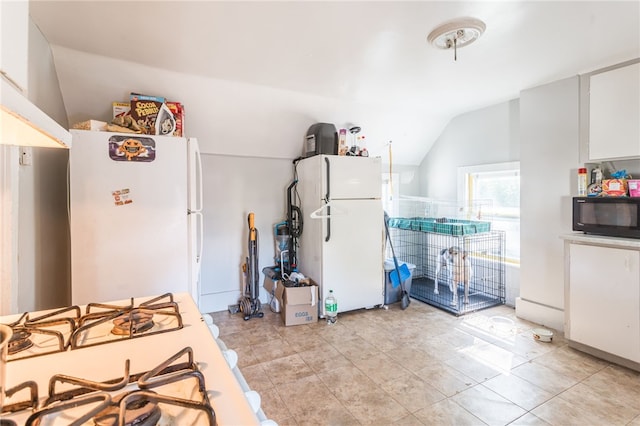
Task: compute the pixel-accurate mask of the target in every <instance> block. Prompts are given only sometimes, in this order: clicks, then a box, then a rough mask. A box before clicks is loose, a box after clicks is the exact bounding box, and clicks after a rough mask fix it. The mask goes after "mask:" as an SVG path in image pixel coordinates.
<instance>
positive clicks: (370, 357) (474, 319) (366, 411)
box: [212, 300, 640, 426]
mask: <svg viewBox="0 0 640 426" xmlns="http://www.w3.org/2000/svg"><path fill="white" fill-rule="evenodd" d="M264 311H265V316H264V318H262V319H259V318H254V319H250V320H249V321H246V322H245V321H244V320H243V319H242V316H241V315H239V314H236V315H231V314H229V313H228V312H217V313H213V314H212V316H213V319H214V322H215V323H216V324H217V325H218V326H219V328H220V339H222V340H223V341H224V342H225V344H226V345H227V346H228V347H229V348H230V349H234V350H235V351H236V352H237V353H238V355H239V362H238V365H239V367H240V369H241V371H242V373H243V375H244V377H245V379H246V380H247V382H248V383H249V385H250V387H251V388H252V389H255V390H257V391H258V392H259V393H260V395H261V397H262V409H263V411H264V412H265V414H266V415H267V417H268V418H270V419H272V420H274V421H276V422H277V423H278V424H279V425H281V426H286V425H305V426H306V425H365V424H378V425H387V424H393V425H432V424H433V425H456V426H457V425H484V424H488V425H506V424H512V425H547V424H550V425H581V426H582V425H598V426H600V425H635V426H640V373H637V372H634V371H631V370H628V369H625V368H622V367H618V366H616V365H612V364H610V363H608V362H605V361H602V360H600V359H597V358H594V357H592V356H589V355H586V354H584V353H581V352H578V351H576V350H573V349H571V348H569V347H568V346H567V344H566V343H565V342H564V341H563V338H562V335H558V334H557V333H556V335H555V336H554V339H553V342H552V343H542V342H536V341H534V340H533V338H532V336H531V331H530V330H531V329H532V328H536V325H535V324H532V323H530V322H527V321H523V320H520V319H518V318H516V317H515V311H514V310H513V309H512V308H510V307H507V306H498V307H495V308H491V309H487V310H484V311H480V312H476V313H473V314H468V315H465V316H462V317H458V318H456V317H454V316H452V315H451V314H448V313H445V312H443V311H440V310H438V309H436V308H434V307H431V306H429V305H426V304H424V303H422V302H419V301H417V300H412V303H411V305H410V306H409V307H408V308H407V309H406V310H404V311H403V310H402V309H401V308H400V304H399V303H396V304H394V305H391V306H390V307H389V309H388V310H384V309H371V310H359V311H354V312H349V313H341V314H340V315H339V318H338V322H337V323H336V324H333V325H327V324H326V322H324V321H318V322H317V323H315V324H309V325H298V326H291V327H285V326H284V324H283V322H282V320H281V318H280V315H279V314H275V313H272V312H271V311H270V310H269V308H268V306H267V307H265V309H264Z"/></svg>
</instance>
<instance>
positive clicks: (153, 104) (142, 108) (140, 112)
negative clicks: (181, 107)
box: [130, 100, 163, 135]
mask: <svg viewBox="0 0 640 426" xmlns="http://www.w3.org/2000/svg"><path fill="white" fill-rule="evenodd" d="M162 104H163V102H157V101H148V100H131V111H130V114H131V118H133V119H134V120H135V122H136V123H138V126H140V127H141V128H142V132H143V133H144V134H147V135H154V134H155V133H156V118H157V117H158V113H159V112H160V108H161V107H162Z"/></svg>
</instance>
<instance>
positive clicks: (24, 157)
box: [20, 146, 33, 166]
mask: <svg viewBox="0 0 640 426" xmlns="http://www.w3.org/2000/svg"><path fill="white" fill-rule="evenodd" d="M32 164H33V148H31V147H30V146H21V147H20V165H22V166H30V165H32Z"/></svg>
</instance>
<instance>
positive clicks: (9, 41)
mask: <svg viewBox="0 0 640 426" xmlns="http://www.w3.org/2000/svg"><path fill="white" fill-rule="evenodd" d="M0 35H1V37H0V70H2V73H3V74H4V75H6V76H7V77H8V78H9V79H10V80H11V81H12V82H13V84H15V85H17V86H18V88H19V89H21V90H22V91H26V89H27V82H28V68H27V64H28V61H29V2H28V1H4V0H3V1H0Z"/></svg>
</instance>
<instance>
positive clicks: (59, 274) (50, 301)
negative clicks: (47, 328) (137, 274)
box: [14, 21, 70, 312]
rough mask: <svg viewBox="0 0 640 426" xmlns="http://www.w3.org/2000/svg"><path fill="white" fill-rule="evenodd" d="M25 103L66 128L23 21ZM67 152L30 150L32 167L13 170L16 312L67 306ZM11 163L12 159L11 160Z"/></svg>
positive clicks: (47, 58)
mask: <svg viewBox="0 0 640 426" xmlns="http://www.w3.org/2000/svg"><path fill="white" fill-rule="evenodd" d="M28 98H29V100H30V101H31V102H33V103H34V104H35V105H37V106H38V107H39V108H40V109H42V110H43V111H44V112H45V113H47V114H48V115H49V116H50V117H52V118H53V119H54V120H56V121H57V122H58V123H59V124H61V125H62V126H63V127H65V128H66V127H68V125H67V119H66V112H65V110H64V105H63V101H62V94H61V92H60V87H59V85H58V83H57V77H56V74H55V68H54V66H53V58H52V56H51V51H50V49H49V44H48V43H47V41H46V40H45V39H44V37H43V36H42V34H41V33H40V31H39V30H38V28H37V27H36V26H35V25H34V24H33V23H32V22H31V21H29V78H28ZM67 158H68V151H67V150H64V149H54V148H34V149H33V165H31V166H22V165H21V166H19V173H18V187H19V192H20V197H19V206H18V210H19V220H18V249H17V251H16V253H17V255H18V284H17V285H18V311H20V312H25V311H32V310H39V309H47V308H54V307H59V306H66V305H68V304H69V302H70V293H69V291H70V272H69V237H68V235H69V231H68V229H69V226H68V220H67V209H66V201H67V191H66V186H67V184H66V182H67V178H66V176H67ZM14 161H17V159H14Z"/></svg>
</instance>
